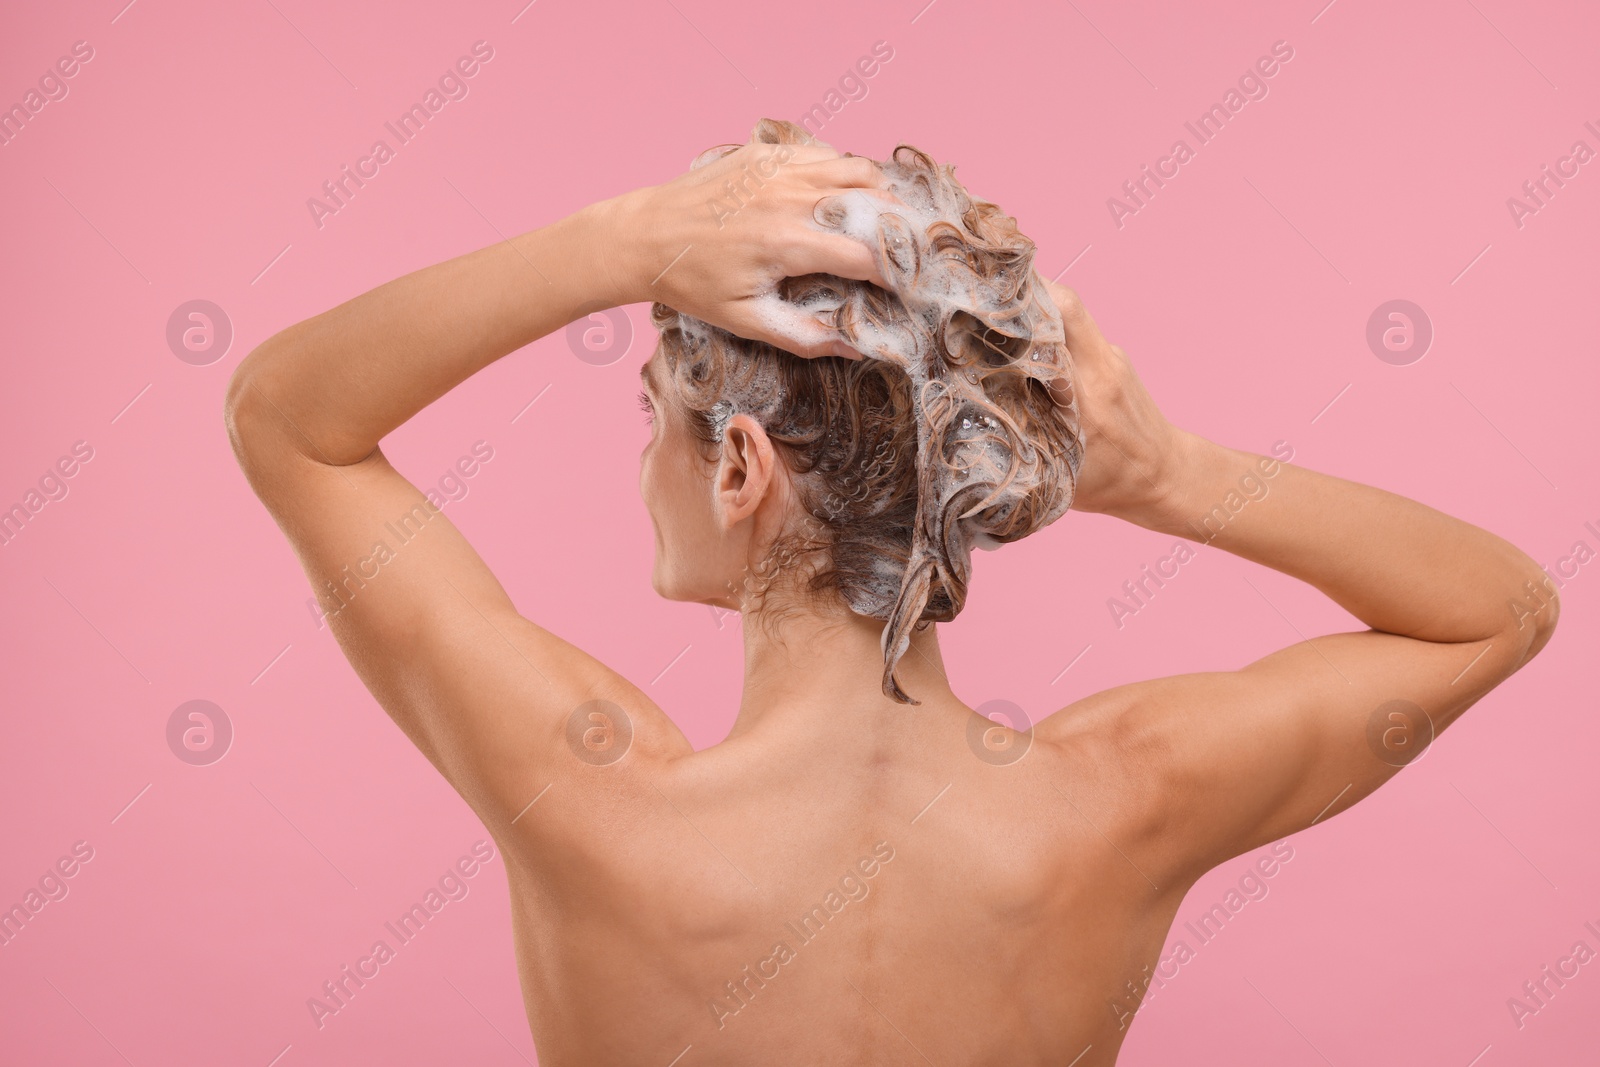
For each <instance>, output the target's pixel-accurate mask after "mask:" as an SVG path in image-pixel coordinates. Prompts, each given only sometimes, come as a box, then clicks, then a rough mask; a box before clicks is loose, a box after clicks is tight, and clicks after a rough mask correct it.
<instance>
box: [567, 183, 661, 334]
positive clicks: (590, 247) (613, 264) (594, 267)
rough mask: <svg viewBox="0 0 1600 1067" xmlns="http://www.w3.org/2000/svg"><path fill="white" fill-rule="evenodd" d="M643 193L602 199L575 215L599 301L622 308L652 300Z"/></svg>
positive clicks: (624, 194) (592, 285)
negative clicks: (646, 263)
mask: <svg viewBox="0 0 1600 1067" xmlns="http://www.w3.org/2000/svg"><path fill="white" fill-rule="evenodd" d="M641 191H642V190H635V191H633V192H629V193H623V194H622V195H621V196H614V197H612V198H610V199H609V200H600V201H597V202H595V203H593V204H590V205H588V206H587V207H584V208H582V209H580V210H579V211H578V212H576V213H575V214H574V215H573V216H572V220H573V221H574V222H575V223H576V224H577V225H578V227H579V230H580V233H579V236H578V240H579V241H580V242H581V247H582V248H584V250H585V251H586V252H587V256H586V257H585V258H587V259H588V260H589V262H590V265H591V271H592V274H593V283H592V284H591V286H590V287H589V288H591V289H592V290H593V291H594V296H595V299H596V301H598V302H600V303H603V304H604V305H605V306H606V307H621V306H622V305H624V304H637V303H640V302H642V301H646V300H649V299H650V296H649V290H650V286H649V279H648V278H646V277H644V276H643V267H644V263H643V260H644V259H645V258H646V257H645V255H644V249H643V246H644V243H645V242H644V233H645V227H644V226H643V216H644V208H643V205H642V204H641V203H640V197H639V194H640V192H641Z"/></svg>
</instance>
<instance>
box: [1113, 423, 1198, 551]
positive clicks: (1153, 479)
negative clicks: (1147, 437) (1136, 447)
mask: <svg viewBox="0 0 1600 1067" xmlns="http://www.w3.org/2000/svg"><path fill="white" fill-rule="evenodd" d="M1219 449H1220V446H1219V445H1216V444H1214V443H1213V442H1211V441H1208V440H1206V439H1205V438H1204V437H1201V436H1200V435H1199V434H1195V433H1190V432H1189V431H1188V430H1182V429H1179V428H1178V427H1176V426H1173V427H1171V428H1170V430H1169V432H1168V434H1167V436H1166V439H1165V441H1164V442H1163V443H1162V446H1161V447H1160V448H1158V449H1156V450H1155V457H1154V458H1155V469H1154V470H1153V471H1152V472H1151V475H1150V477H1149V478H1148V479H1146V480H1145V485H1144V492H1142V493H1140V494H1139V496H1138V497H1137V498H1135V499H1133V500H1131V501H1129V502H1128V503H1127V504H1126V505H1125V506H1123V507H1120V508H1118V509H1117V510H1116V512H1115V515H1116V517H1117V518H1119V519H1122V520H1123V521H1125V522H1131V523H1133V524H1134V525H1135V526H1142V527H1144V528H1145V529H1148V530H1156V531H1160V532H1179V531H1182V530H1183V529H1186V528H1187V527H1186V523H1187V521H1188V519H1189V518H1190V517H1191V516H1190V512H1191V511H1192V509H1193V500H1194V496H1195V493H1196V490H1197V488H1198V487H1199V486H1201V485H1202V484H1203V483H1204V482H1205V480H1206V477H1207V475H1206V471H1207V470H1208V469H1210V468H1211V467H1212V466H1214V465H1215V462H1216V458H1217V452H1218V450H1219Z"/></svg>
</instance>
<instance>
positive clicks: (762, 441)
mask: <svg viewBox="0 0 1600 1067" xmlns="http://www.w3.org/2000/svg"><path fill="white" fill-rule="evenodd" d="M777 461H778V454H777V451H776V450H775V449H774V448H773V447H772V439H771V438H769V437H768V436H767V431H765V430H763V429H762V428H761V424H760V423H758V422H756V420H755V419H753V418H751V417H750V416H749V415H745V414H737V415H734V416H733V417H732V418H731V419H729V420H728V424H727V427H726V428H725V429H724V430H723V434H722V455H721V457H720V460H719V462H718V464H717V484H716V494H717V504H718V511H719V513H720V514H721V516H722V521H723V523H724V525H725V526H729V527H731V526H734V525H736V524H738V523H739V522H741V521H743V520H744V519H747V518H749V517H750V516H751V515H754V514H755V512H756V510H757V509H758V508H759V507H760V506H761V502H762V501H763V500H765V499H766V498H767V496H768V494H769V493H770V492H771V491H772V488H773V484H774V479H775V478H776V477H777Z"/></svg>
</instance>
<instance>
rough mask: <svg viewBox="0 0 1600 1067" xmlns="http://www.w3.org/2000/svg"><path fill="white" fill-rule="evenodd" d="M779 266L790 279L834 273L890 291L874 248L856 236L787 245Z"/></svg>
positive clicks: (818, 236) (821, 237) (813, 238)
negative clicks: (805, 275) (804, 275)
mask: <svg viewBox="0 0 1600 1067" xmlns="http://www.w3.org/2000/svg"><path fill="white" fill-rule="evenodd" d="M778 265H779V266H780V267H781V268H782V270H783V273H784V275H785V276H786V277H790V278H798V277H799V276H800V275H802V274H832V275H835V276H837V277H840V278H850V279H852V280H854V281H858V282H871V283H872V284H873V285H876V286H879V287H880V288H885V289H887V288H888V282H887V281H886V280H885V279H884V276H883V270H882V268H881V267H880V266H879V264H878V257H877V254H876V253H875V252H874V250H873V246H872V245H870V244H868V243H867V242H866V241H863V240H860V239H858V238H856V237H847V236H844V235H843V234H831V233H818V234H811V235H808V236H806V237H804V238H801V239H799V240H796V241H792V242H789V243H787V244H785V246H784V248H783V251H782V253H781V254H780V255H779V259H778Z"/></svg>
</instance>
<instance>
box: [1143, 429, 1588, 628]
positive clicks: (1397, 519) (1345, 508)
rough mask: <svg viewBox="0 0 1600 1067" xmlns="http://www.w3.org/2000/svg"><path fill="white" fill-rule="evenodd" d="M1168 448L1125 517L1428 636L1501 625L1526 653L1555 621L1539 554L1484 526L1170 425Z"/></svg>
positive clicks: (1369, 618)
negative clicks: (1154, 479) (1153, 490)
mask: <svg viewBox="0 0 1600 1067" xmlns="http://www.w3.org/2000/svg"><path fill="white" fill-rule="evenodd" d="M1174 454H1175V457H1176V458H1175V462H1174V464H1173V467H1172V470H1171V471H1170V473H1169V475H1168V477H1167V478H1166V479H1165V484H1166V485H1168V486H1169V487H1170V488H1169V489H1168V490H1167V491H1166V492H1165V494H1164V496H1163V498H1162V499H1161V500H1159V501H1155V502H1151V503H1149V504H1147V505H1145V506H1144V507H1142V508H1140V509H1139V510H1138V511H1137V512H1136V513H1134V514H1129V515H1125V516H1123V517H1125V518H1128V519H1130V521H1134V522H1136V523H1138V524H1139V525H1142V526H1145V527H1146V528H1148V529H1152V530H1158V531H1161V532H1164V533H1168V534H1172V535H1175V536H1178V537H1183V538H1186V539H1188V540H1192V541H1199V542H1202V543H1205V544H1209V545H1212V546H1215V547H1217V548H1221V549H1224V550H1226V551H1229V552H1232V553H1234V554H1235V555H1238V556H1241V557H1243V558H1245V559H1248V560H1251V561H1253V562H1256V563H1260V564H1263V565H1264V566H1268V567H1271V568H1273V569H1274V570H1278V571H1282V572H1283V573H1285V574H1289V575H1292V576H1294V577H1296V578H1299V579H1301V580H1302V581H1305V582H1307V583H1309V584H1311V585H1313V586H1315V587H1316V588H1317V589H1319V590H1321V591H1322V592H1323V593H1325V594H1326V595H1327V596H1329V597H1330V598H1331V599H1333V600H1334V601H1335V602H1337V603H1338V604H1339V605H1340V606H1341V607H1343V608H1344V609H1345V610H1347V611H1349V612H1350V613H1351V614H1352V615H1354V616H1356V618H1358V619H1360V620H1361V621H1362V622H1363V623H1365V624H1366V625H1368V626H1370V627H1371V628H1373V629H1374V630H1380V631H1383V632H1386V633H1393V634H1400V635H1403V636H1407V637H1414V638H1418V639H1421V640H1426V641H1436V642H1470V641H1483V640H1490V639H1494V638H1496V637H1497V636H1499V635H1502V634H1505V633H1506V632H1507V631H1511V632H1513V633H1517V634H1519V635H1520V638H1521V639H1525V640H1526V641H1527V643H1528V646H1529V647H1528V651H1529V652H1530V653H1531V652H1534V651H1537V648H1538V646H1539V645H1542V643H1543V640H1544V639H1545V638H1546V637H1547V635H1548V632H1549V628H1550V627H1551V626H1553V625H1554V622H1555V618H1554V616H1555V612H1556V610H1557V606H1556V602H1555V594H1554V591H1553V589H1550V588H1549V586H1548V584H1547V579H1546V577H1545V575H1544V574H1543V573H1542V572H1541V571H1540V569H1539V567H1538V565H1537V564H1535V563H1534V561H1533V560H1532V559H1530V558H1529V557H1528V556H1527V555H1526V554H1525V553H1523V552H1522V551H1521V550H1519V549H1518V548H1516V547H1515V546H1513V545H1512V544H1510V543H1509V542H1507V541H1505V540H1504V539H1502V538H1500V537H1497V536H1495V535H1494V534H1492V533H1489V532H1488V531H1487V530H1483V529H1480V528H1479V527H1477V526H1473V525H1472V524H1470V523H1467V522H1463V521H1461V520H1460V519H1456V518H1452V517H1451V516H1449V515H1445V514H1443V513H1442V512H1439V511H1436V510H1434V509H1432V508H1430V507H1427V506H1425V505H1423V504H1419V503H1417V502H1416V501H1414V500H1409V499H1407V498H1405V497H1402V496H1398V495H1396V494H1394V493H1389V492H1386V491H1384V490H1382V489H1376V488H1373V487H1371V486H1367V485H1361V484H1359V483H1356V482H1351V481H1346V480H1344V479H1342V478H1335V477H1332V476H1330V475H1326V474H1319V473H1317V472H1315V471H1311V470H1307V469H1305V468H1303V467H1296V466H1293V465H1291V464H1288V463H1283V462H1280V461H1278V460H1275V459H1272V458H1270V457H1265V456H1258V455H1254V454H1252V453H1248V452H1241V451H1238V450H1235V449H1231V448H1225V447H1223V446H1221V445H1217V444H1215V443H1213V442H1211V441H1207V440H1205V439H1204V438H1201V437H1198V436H1197V435H1194V434H1188V433H1182V432H1180V433H1179V435H1178V447H1177V448H1176V449H1175V452H1174ZM1530 582H1531V583H1533V586H1532V590H1536V591H1537V593H1538V599H1535V598H1533V597H1532V596H1531V590H1530V587H1529V586H1528V585H1527V584H1526V583H1530ZM1517 603H1522V604H1525V605H1526V607H1527V609H1528V611H1529V612H1531V613H1532V614H1531V615H1529V614H1528V613H1527V612H1518V611H1517V610H1516V609H1515V604H1517ZM1530 623H1532V625H1530Z"/></svg>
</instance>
